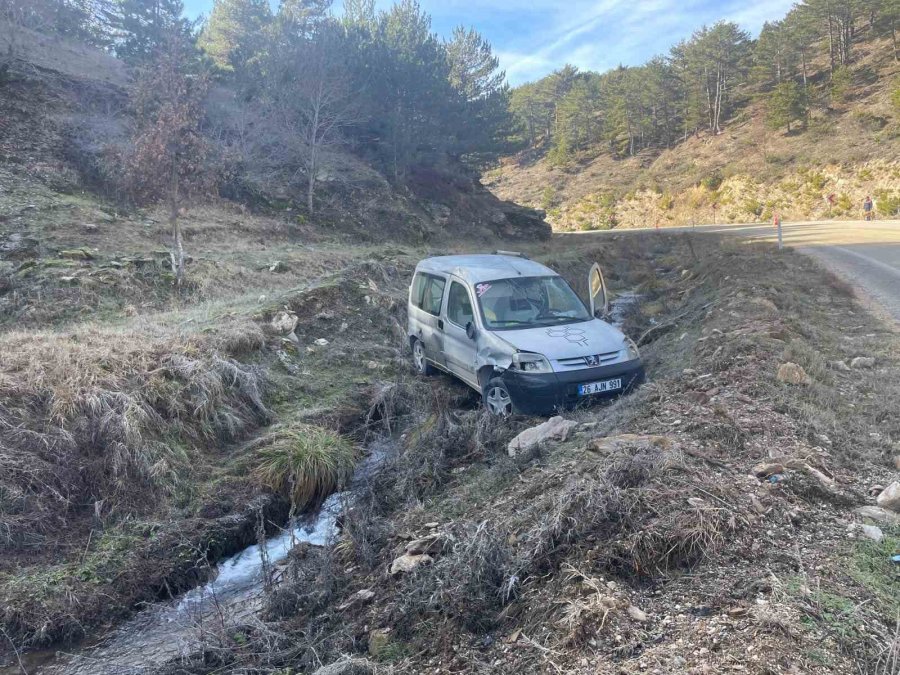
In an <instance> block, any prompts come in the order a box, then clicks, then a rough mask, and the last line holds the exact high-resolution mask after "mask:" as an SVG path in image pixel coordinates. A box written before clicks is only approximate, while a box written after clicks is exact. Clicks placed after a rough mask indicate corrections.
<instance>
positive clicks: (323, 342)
mask: <svg viewBox="0 0 900 675" xmlns="http://www.w3.org/2000/svg"><path fill="white" fill-rule="evenodd" d="M316 344H317V345H318V346H319V347H324V346H325V345H327V344H328V340H326V339H325V338H319V339H318V340H316Z"/></svg>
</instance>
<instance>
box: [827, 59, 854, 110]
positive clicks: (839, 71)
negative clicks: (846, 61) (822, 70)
mask: <svg viewBox="0 0 900 675" xmlns="http://www.w3.org/2000/svg"><path fill="white" fill-rule="evenodd" d="M852 84H853V74H852V73H851V72H850V68H848V67H847V66H838V67H837V68H835V69H834V73H832V75H831V102H832V103H843V102H844V101H846V100H847V95H848V94H849V92H850V87H851V85H852Z"/></svg>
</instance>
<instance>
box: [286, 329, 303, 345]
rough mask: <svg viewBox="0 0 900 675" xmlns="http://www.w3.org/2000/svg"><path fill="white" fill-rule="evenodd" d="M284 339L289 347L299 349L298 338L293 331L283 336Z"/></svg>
mask: <svg viewBox="0 0 900 675" xmlns="http://www.w3.org/2000/svg"><path fill="white" fill-rule="evenodd" d="M284 339H285V340H287V341H288V343H290V344H291V345H293V346H294V347H296V348H297V349H300V338H298V337H297V334H296V333H295V332H294V331H291V332H290V333H288V334H287V335H285V336H284Z"/></svg>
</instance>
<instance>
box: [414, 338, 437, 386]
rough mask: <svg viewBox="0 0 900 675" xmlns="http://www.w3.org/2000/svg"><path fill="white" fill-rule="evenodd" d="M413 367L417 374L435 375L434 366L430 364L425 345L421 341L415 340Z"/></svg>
mask: <svg viewBox="0 0 900 675" xmlns="http://www.w3.org/2000/svg"><path fill="white" fill-rule="evenodd" d="M412 352H413V365H414V366H415V368H416V372H417V373H419V375H424V376H426V377H427V376H428V375H433V374H434V366H432V365H431V364H430V363H428V358H427V357H426V356H425V345H423V344H422V341H421V340H413V347H412Z"/></svg>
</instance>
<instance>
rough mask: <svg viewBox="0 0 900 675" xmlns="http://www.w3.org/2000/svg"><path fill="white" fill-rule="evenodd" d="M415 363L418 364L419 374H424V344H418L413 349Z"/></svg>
mask: <svg viewBox="0 0 900 675" xmlns="http://www.w3.org/2000/svg"><path fill="white" fill-rule="evenodd" d="M413 361H415V362H416V368H417V369H418V370H419V372H420V373H421V372H424V370H425V350H424V349H422V343H421V342H416V345H415V346H414V347H413Z"/></svg>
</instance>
